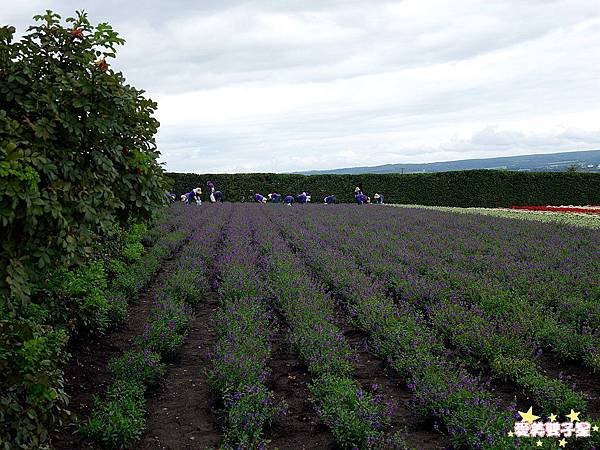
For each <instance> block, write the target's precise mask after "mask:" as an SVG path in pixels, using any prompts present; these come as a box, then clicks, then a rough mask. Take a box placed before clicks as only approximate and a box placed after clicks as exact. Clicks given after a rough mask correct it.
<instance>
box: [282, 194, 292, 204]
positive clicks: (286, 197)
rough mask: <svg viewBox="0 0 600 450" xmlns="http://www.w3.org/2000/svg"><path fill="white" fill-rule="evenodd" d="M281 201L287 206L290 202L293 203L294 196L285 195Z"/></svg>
mask: <svg viewBox="0 0 600 450" xmlns="http://www.w3.org/2000/svg"><path fill="white" fill-rule="evenodd" d="M283 203H285V204H286V205H288V206H292V203H294V196H293V195H286V196H285V198H284V199H283Z"/></svg>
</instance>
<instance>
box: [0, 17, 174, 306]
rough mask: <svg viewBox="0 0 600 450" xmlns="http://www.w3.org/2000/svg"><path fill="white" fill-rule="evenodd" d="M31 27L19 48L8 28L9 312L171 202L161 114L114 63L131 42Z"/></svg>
mask: <svg viewBox="0 0 600 450" xmlns="http://www.w3.org/2000/svg"><path fill="white" fill-rule="evenodd" d="M34 19H35V20H36V22H37V24H36V25H35V26H32V27H30V28H29V29H28V31H27V33H26V34H25V35H24V36H23V37H22V38H21V39H20V41H14V33H15V29H14V28H13V27H8V26H5V27H0V236H2V238H1V240H0V299H2V300H3V302H2V303H3V304H1V303H0V312H2V311H4V312H6V311H8V312H10V311H12V310H14V307H15V306H17V305H20V304H23V303H25V302H27V299H28V298H29V296H30V295H31V292H32V286H33V285H34V284H35V283H36V281H38V280H39V279H40V277H42V276H44V274H45V273H46V271H47V270H48V268H50V267H52V268H55V267H57V266H61V265H68V264H70V263H73V262H77V261H78V260H81V258H82V257H84V256H85V255H86V253H87V252H89V251H90V248H91V244H92V242H93V240H94V239H95V238H96V237H97V236H102V235H104V234H105V233H107V232H108V231H109V230H111V229H113V227H114V225H115V224H124V223H125V222H127V221H128V220H131V219H134V220H139V219H144V218H148V217H150V215H151V214H152V212H153V211H154V210H155V208H156V207H157V205H159V204H161V203H163V199H164V195H163V193H164V186H163V183H164V181H163V180H164V178H163V169H162V167H161V165H160V164H159V163H158V162H157V158H158V156H159V152H158V151H157V150H156V143H155V139H154V136H155V134H156V131H157V129H158V126H159V124H158V122H157V120H156V119H155V118H154V117H153V114H154V112H155V110H156V103H154V102H153V101H151V100H149V99H147V98H145V97H144V96H143V93H144V91H140V90H138V89H136V88H134V87H132V86H130V85H128V84H126V82H125V78H124V77H123V75H122V74H121V73H120V72H115V71H113V70H112V68H111V66H110V64H109V62H108V61H109V60H110V58H114V57H115V56H116V50H115V49H116V47H117V46H119V45H122V44H123V43H124V40H123V39H122V38H120V37H119V36H118V34H117V33H116V32H115V31H114V30H113V29H112V27H111V26H110V25H108V24H106V23H101V24H98V25H96V26H94V25H92V24H91V23H90V22H89V20H88V18H87V15H86V14H85V13H83V12H77V14H76V16H75V17H70V18H67V19H66V24H63V22H62V21H61V18H60V16H59V15H57V14H55V13H53V12H51V11H47V12H46V14H44V15H39V16H35V17H34ZM8 299H12V304H11V302H8V301H7V300H8Z"/></svg>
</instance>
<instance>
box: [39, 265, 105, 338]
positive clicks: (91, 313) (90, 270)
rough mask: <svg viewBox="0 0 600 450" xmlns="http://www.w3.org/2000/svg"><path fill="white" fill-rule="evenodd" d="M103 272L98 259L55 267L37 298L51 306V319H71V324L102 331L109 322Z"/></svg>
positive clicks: (90, 330) (80, 327) (77, 327)
mask: <svg viewBox="0 0 600 450" xmlns="http://www.w3.org/2000/svg"><path fill="white" fill-rule="evenodd" d="M106 289H107V281H106V273H105V271H104V264H103V263H102V262H101V261H94V262H91V263H89V264H85V265H82V266H80V267H78V268H76V269H74V270H65V269H59V270H58V271H56V272H55V273H54V274H53V275H52V276H51V278H50V280H49V282H48V284H47V291H46V297H47V298H44V297H42V298H41V299H40V301H42V302H44V304H45V305H47V306H48V308H49V309H50V310H51V313H52V319H51V322H52V323H55V324H63V323H68V322H72V321H74V322H75V323H72V326H71V328H75V329H77V330H82V331H85V332H88V333H95V332H103V331H105V330H106V329H107V328H108V326H109V324H110V317H109V315H110V314H109V310H110V304H109V301H108V299H107V298H106Z"/></svg>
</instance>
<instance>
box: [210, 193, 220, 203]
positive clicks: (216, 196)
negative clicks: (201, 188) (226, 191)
mask: <svg viewBox="0 0 600 450" xmlns="http://www.w3.org/2000/svg"><path fill="white" fill-rule="evenodd" d="M210 201H211V203H216V202H219V203H223V193H222V192H221V191H215V192H213V193H212V194H210Z"/></svg>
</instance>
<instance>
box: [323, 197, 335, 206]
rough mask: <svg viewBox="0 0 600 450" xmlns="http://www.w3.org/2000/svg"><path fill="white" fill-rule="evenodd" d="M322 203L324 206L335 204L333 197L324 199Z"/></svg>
mask: <svg viewBox="0 0 600 450" xmlns="http://www.w3.org/2000/svg"><path fill="white" fill-rule="evenodd" d="M324 202H325V204H326V205H333V204H334V203H335V195H328V196H327V197H325V199H324Z"/></svg>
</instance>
